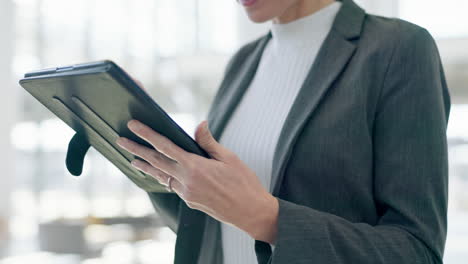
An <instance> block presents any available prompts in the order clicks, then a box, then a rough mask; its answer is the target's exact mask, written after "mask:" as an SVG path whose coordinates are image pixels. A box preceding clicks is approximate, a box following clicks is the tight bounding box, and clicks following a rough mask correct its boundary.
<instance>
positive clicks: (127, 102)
mask: <svg viewBox="0 0 468 264" xmlns="http://www.w3.org/2000/svg"><path fill="white" fill-rule="evenodd" d="M20 85H21V86H22V87H23V88H24V89H25V90H26V91H27V92H29V93H30V94H31V95H32V96H34V97H35V98H36V99H37V100H38V101H39V102H40V103H41V104H43V105H44V106H45V107H47V108H48V109H49V110H50V111H51V112H52V113H54V114H55V115H56V116H57V117H59V118H60V119H61V120H63V121H64V122H65V123H66V124H68V125H69V126H70V127H71V128H72V129H73V130H75V131H76V135H75V136H74V138H73V139H72V141H71V142H70V144H69V149H68V153H67V168H68V169H69V171H70V172H71V173H72V174H74V175H79V174H81V169H82V165H83V164H82V163H83V159H84V155H85V154H86V151H87V149H88V148H89V146H92V147H94V148H95V149H96V150H97V151H98V152H100V153H101V154H102V155H103V156H105V157H106V158H107V159H108V160H109V161H111V162H112V163H113V164H114V165H115V166H116V167H117V168H118V169H119V170H121V171H122V172H123V173H124V174H125V175H126V176H127V177H128V178H130V180H132V181H133V182H134V183H135V184H136V185H137V186H139V187H140V188H142V189H144V190H146V191H149V192H167V191H166V189H165V188H164V186H162V185H160V184H159V183H158V182H157V180H156V179H154V178H153V177H152V176H150V175H147V174H145V173H143V172H141V171H139V170H137V169H135V168H134V167H133V166H132V165H131V164H130V162H131V161H132V160H133V159H135V158H136V156H135V155H133V154H131V153H129V152H127V151H126V150H124V149H122V148H121V147H119V146H118V145H117V144H116V143H115V141H116V140H117V138H118V137H119V136H123V137H127V138H129V139H131V140H133V141H136V142H138V143H140V144H142V145H145V146H147V147H150V148H152V146H151V145H150V144H149V143H147V142H146V141H144V140H142V139H140V138H139V137H138V136H136V135H135V134H133V132H131V131H130V130H129V129H128V127H127V122H128V121H130V120H131V119H137V120H139V121H141V122H143V123H144V124H146V125H148V126H149V127H151V128H152V129H153V130H155V131H157V132H158V133H160V134H162V135H164V136H166V137H167V138H169V139H170V140H172V141H173V142H174V143H175V144H177V145H178V146H180V147H181V148H183V149H184V150H186V151H188V152H191V153H194V154H198V155H201V156H204V157H206V158H209V155H208V154H207V153H206V152H205V151H204V150H203V149H202V148H201V147H200V146H199V145H198V143H197V142H196V141H195V140H193V139H192V137H190V136H189V135H188V134H187V133H186V132H185V131H184V130H183V129H182V128H181V127H180V126H179V125H178V124H177V123H176V122H174V120H172V119H171V118H170V117H169V115H168V114H167V113H166V112H165V111H164V110H163V109H162V108H161V107H160V106H159V105H158V104H157V103H156V102H155V101H154V100H153V99H152V98H151V97H150V96H149V95H148V94H147V93H146V92H145V91H144V90H143V89H142V88H141V87H139V86H138V84H137V83H136V82H135V81H134V80H133V79H132V78H131V77H130V76H129V75H128V74H127V73H126V72H125V71H123V70H122V69H121V68H120V67H119V66H117V65H116V64H115V63H114V62H112V61H98V62H92V63H85V64H77V65H71V66H65V67H58V68H52V69H45V70H39V71H34V72H30V73H26V74H25V76H24V78H23V79H21V80H20ZM80 162H81V164H80Z"/></svg>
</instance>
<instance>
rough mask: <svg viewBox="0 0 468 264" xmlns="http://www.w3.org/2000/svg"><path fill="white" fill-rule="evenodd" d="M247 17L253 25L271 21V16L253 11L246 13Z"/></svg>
mask: <svg viewBox="0 0 468 264" xmlns="http://www.w3.org/2000/svg"><path fill="white" fill-rule="evenodd" d="M247 16H248V17H249V19H250V20H251V21H252V22H254V23H264V22H267V21H269V20H271V19H273V18H272V17H271V16H268V15H266V14H262V13H260V12H254V11H251V12H249V11H247Z"/></svg>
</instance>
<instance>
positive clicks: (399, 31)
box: [363, 14, 435, 48]
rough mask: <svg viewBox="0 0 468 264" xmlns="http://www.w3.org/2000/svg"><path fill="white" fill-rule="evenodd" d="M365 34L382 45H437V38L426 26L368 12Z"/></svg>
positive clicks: (394, 46) (365, 36) (402, 46)
mask: <svg viewBox="0 0 468 264" xmlns="http://www.w3.org/2000/svg"><path fill="white" fill-rule="evenodd" d="M363 36H364V38H368V39H372V40H373V41H376V42H378V44H379V45H380V46H382V45H391V46H393V48H398V47H400V48H404V47H408V45H410V46H417V45H425V46H427V45H429V46H430V45H433V46H435V40H434V38H433V36H432V35H431V34H430V33H429V31H428V30H427V29H426V28H424V27H421V26H419V25H416V24H414V23H411V22H409V21H406V20H403V19H400V18H390V17H384V16H377V15H371V14H368V15H367V19H366V22H365V24H364V27H363Z"/></svg>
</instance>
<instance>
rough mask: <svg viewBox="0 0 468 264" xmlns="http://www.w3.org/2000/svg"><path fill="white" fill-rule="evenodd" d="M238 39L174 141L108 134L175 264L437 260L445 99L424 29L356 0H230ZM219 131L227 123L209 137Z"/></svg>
mask: <svg viewBox="0 0 468 264" xmlns="http://www.w3.org/2000/svg"><path fill="white" fill-rule="evenodd" d="M239 2H240V4H242V5H243V6H244V8H245V10H246V11H247V14H248V16H249V18H250V19H251V20H252V21H254V22H264V21H272V25H271V30H270V31H269V32H268V33H267V34H266V35H264V36H262V37H261V38H259V39H257V40H255V41H253V42H251V43H248V44H246V45H244V46H243V47H242V48H241V49H240V50H239V51H238V52H237V53H236V54H235V55H234V56H233V58H232V59H231V61H230V62H229V64H228V66H227V69H226V72H225V77H224V80H223V82H222V83H221V86H220V88H219V90H218V92H217V94H216V96H215V98H214V101H213V104H212V106H211V109H210V111H209V114H208V123H207V122H206V121H204V122H202V123H201V124H200V125H199V126H198V128H197V130H196V132H195V139H196V141H197V142H198V143H199V145H200V146H201V147H202V148H204V149H205V150H206V151H207V152H208V153H209V154H210V156H211V157H212V159H205V158H203V157H200V156H197V155H194V154H191V153H188V152H185V151H184V150H182V149H181V148H179V147H178V146H176V145H175V144H173V143H172V142H171V141H169V140H168V139H167V138H165V137H163V136H161V135H160V134H158V133H156V132H154V131H152V130H151V129H149V128H148V127H146V126H145V125H144V124H141V123H139V122H138V121H136V120H132V121H130V122H129V124H128V125H129V128H130V129H131V130H132V131H133V132H134V133H135V134H137V135H138V136H140V137H141V138H143V139H145V140H147V141H148V142H149V143H151V144H152V145H153V146H154V147H155V149H157V150H158V151H156V150H152V149H148V148H145V147H143V146H142V145H138V144H137V143H135V142H133V141H130V140H128V139H125V138H120V139H119V140H118V144H119V145H120V146H122V147H123V148H125V149H126V150H128V151H130V152H132V153H134V154H135V155H137V156H139V157H141V158H142V159H141V160H135V161H134V162H133V163H134V166H135V167H136V168H138V169H140V170H142V171H143V172H145V173H147V174H150V175H152V176H154V177H155V178H156V179H157V180H158V181H160V182H161V184H164V185H167V186H168V189H169V190H170V191H171V192H172V193H168V194H157V193H150V197H151V200H152V202H153V204H154V206H155V208H156V210H157V211H158V212H159V213H160V215H161V216H162V217H163V218H164V219H165V221H166V223H167V224H168V225H169V226H170V227H171V228H172V229H173V230H174V231H175V232H177V235H178V236H177V243H176V253H175V263H203V264H206V263H225V264H230V263H247V264H249V263H257V262H258V263H272V264H279V263H288V264H290V263H321V264H332V263H333V264H344V263H360V264H361V263H400V264H402V263H442V258H443V252H444V244H445V237H446V225H447V222H446V218H447V177H448V176H447V174H448V172H447V170H448V169H447V145H446V124H447V120H448V116H449V110H450V98H449V94H448V91H447V87H446V82H445V78H444V73H443V69H442V66H441V62H440V58H439V54H438V51H437V47H436V45H435V43H434V40H433V38H432V37H431V35H430V34H429V33H428V32H427V31H426V30H425V29H423V28H421V27H418V26H416V25H413V24H411V23H408V22H405V21H402V20H399V19H390V18H383V17H378V16H374V15H369V14H366V13H365V12H364V11H363V10H362V9H361V8H360V7H358V6H357V5H356V4H355V3H354V2H353V1H352V0H343V1H338V2H335V1H333V0H240V1H239ZM221 134H222V135H223V136H222V138H221Z"/></svg>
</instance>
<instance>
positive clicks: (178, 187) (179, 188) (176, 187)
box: [171, 178, 184, 199]
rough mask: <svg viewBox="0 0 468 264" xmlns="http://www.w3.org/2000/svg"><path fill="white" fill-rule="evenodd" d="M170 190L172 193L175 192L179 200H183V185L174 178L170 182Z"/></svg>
mask: <svg viewBox="0 0 468 264" xmlns="http://www.w3.org/2000/svg"><path fill="white" fill-rule="evenodd" d="M171 189H172V191H173V192H175V193H176V194H177V195H178V196H179V197H180V198H182V199H184V198H183V196H182V195H183V190H184V186H183V184H182V183H181V182H180V181H179V180H177V178H174V179H173V180H172V182H171Z"/></svg>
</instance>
